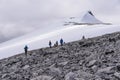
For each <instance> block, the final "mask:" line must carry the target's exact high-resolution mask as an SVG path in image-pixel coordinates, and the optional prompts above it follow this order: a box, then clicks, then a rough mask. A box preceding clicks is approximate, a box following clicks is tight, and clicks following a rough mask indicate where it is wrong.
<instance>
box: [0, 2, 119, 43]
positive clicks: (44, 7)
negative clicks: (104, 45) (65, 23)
mask: <svg viewBox="0 0 120 80" xmlns="http://www.w3.org/2000/svg"><path fill="white" fill-rule="evenodd" d="M85 10H92V11H93V13H94V14H95V15H96V16H98V18H100V19H101V20H102V19H104V18H105V19H104V20H105V21H110V22H119V20H116V19H115V18H116V16H114V15H117V16H119V14H120V1H119V0H0V28H1V29H0V36H2V38H0V41H3V39H4V40H8V39H11V38H14V37H18V36H21V35H23V34H26V33H29V32H32V31H34V30H36V29H38V28H42V27H44V26H46V24H47V25H48V24H50V23H51V24H52V23H53V22H54V21H56V20H58V19H60V18H62V17H70V16H78V15H80V13H81V12H82V11H85ZM110 16H113V17H114V19H115V20H114V19H110ZM104 20H103V21H104Z"/></svg>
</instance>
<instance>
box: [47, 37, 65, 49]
mask: <svg viewBox="0 0 120 80" xmlns="http://www.w3.org/2000/svg"><path fill="white" fill-rule="evenodd" d="M64 43H65V42H64V41H63V39H62V38H61V39H60V45H61V46H63V44H64ZM58 45H59V44H58V41H56V43H55V44H54V45H53V46H54V47H57V46H58ZM49 47H50V48H52V42H51V40H50V41H49Z"/></svg>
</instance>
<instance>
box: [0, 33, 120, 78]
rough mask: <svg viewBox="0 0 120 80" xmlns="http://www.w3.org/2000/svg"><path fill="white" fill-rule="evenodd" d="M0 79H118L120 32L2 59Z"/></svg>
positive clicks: (119, 70) (119, 71)
mask: <svg viewBox="0 0 120 80" xmlns="http://www.w3.org/2000/svg"><path fill="white" fill-rule="evenodd" d="M0 80H120V32H116V33H112V34H106V35H103V36H99V37H94V38H89V39H85V40H79V41H75V42H71V43H66V44H64V46H58V47H53V48H42V49H38V50H34V51H30V52H29V55H28V56H27V57H26V56H25V55H24V54H19V55H15V56H13V57H9V58H6V59H2V60H0Z"/></svg>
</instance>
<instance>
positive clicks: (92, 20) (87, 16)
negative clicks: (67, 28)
mask: <svg viewBox="0 0 120 80" xmlns="http://www.w3.org/2000/svg"><path fill="white" fill-rule="evenodd" d="M65 23H66V25H70V24H73V25H74V24H75V25H76V24H80V25H88V24H103V22H102V21H100V20H99V19H97V18H96V17H95V15H94V14H93V13H92V11H85V12H81V13H80V15H79V16H76V17H70V18H69V19H68V20H67V21H66V22H65Z"/></svg>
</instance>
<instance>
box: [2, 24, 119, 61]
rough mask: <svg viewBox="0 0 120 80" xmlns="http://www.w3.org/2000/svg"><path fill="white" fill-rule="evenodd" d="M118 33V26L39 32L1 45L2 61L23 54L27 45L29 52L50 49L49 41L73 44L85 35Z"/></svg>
mask: <svg viewBox="0 0 120 80" xmlns="http://www.w3.org/2000/svg"><path fill="white" fill-rule="evenodd" d="M117 31H120V26H118V25H91V26H88V25H71V26H62V27H60V29H55V30H50V31H43V30H37V31H35V32H33V33H30V34H28V35H25V36H22V37H19V38H16V39H13V40H10V41H7V42H4V43H1V44H0V59H2V58H7V57H10V56H13V55H16V54H19V53H23V52H24V46H25V45H28V46H29V50H34V49H39V48H42V47H48V42H49V40H51V41H52V43H53V44H54V43H55V42H56V41H59V40H60V38H63V39H64V41H65V42H71V41H76V40H80V39H81V38H82V36H83V35H84V36H85V37H86V38H90V37H95V36H100V35H103V34H106V33H112V32H117ZM41 32H42V33H41Z"/></svg>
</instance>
